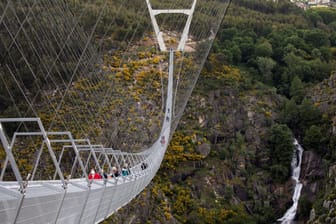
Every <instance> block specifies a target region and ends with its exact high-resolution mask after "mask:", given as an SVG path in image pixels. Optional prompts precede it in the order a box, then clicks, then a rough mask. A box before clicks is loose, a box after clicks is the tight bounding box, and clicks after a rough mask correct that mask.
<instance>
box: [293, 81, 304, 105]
mask: <svg viewBox="0 0 336 224" xmlns="http://www.w3.org/2000/svg"><path fill="white" fill-rule="evenodd" d="M289 95H290V97H291V98H292V99H293V100H294V101H295V102H296V103H297V104H300V103H301V102H302V100H303V98H304V96H305V89H304V85H303V83H302V81H301V79H300V78H299V77H297V76H295V77H294V78H293V80H292V82H291V85H290V88H289Z"/></svg>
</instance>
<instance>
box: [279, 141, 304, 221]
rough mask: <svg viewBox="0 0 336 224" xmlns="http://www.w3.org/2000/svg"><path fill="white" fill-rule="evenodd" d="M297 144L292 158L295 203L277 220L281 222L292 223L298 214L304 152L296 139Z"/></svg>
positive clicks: (293, 198) (295, 143)
mask: <svg viewBox="0 0 336 224" xmlns="http://www.w3.org/2000/svg"><path fill="white" fill-rule="evenodd" d="M294 145H295V153H294V154H293V158H292V163H291V165H292V179H293V180H294V181H295V190H294V194H293V197H292V200H293V205H292V206H291V207H290V208H289V209H288V210H287V211H286V213H285V214H284V215H283V216H282V217H281V218H280V219H278V220H277V221H279V222H281V224H291V223H293V220H294V218H295V215H296V211H297V207H298V202H299V199H300V195H301V189H302V183H300V180H299V178H300V172H301V162H302V154H303V148H302V147H301V145H300V144H299V143H298V141H297V140H296V139H295V140H294Z"/></svg>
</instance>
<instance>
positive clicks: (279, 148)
mask: <svg viewBox="0 0 336 224" xmlns="http://www.w3.org/2000/svg"><path fill="white" fill-rule="evenodd" d="M268 146H269V148H270V158H271V167H270V169H271V173H272V176H273V178H274V180H275V181H280V182H281V181H285V180H286V179H287V178H288V177H289V175H290V168H291V161H292V157H293V153H294V144H293V134H292V132H291V130H290V129H289V128H288V127H287V125H283V124H275V125H273V126H272V127H271V129H270V131H269V133H268Z"/></svg>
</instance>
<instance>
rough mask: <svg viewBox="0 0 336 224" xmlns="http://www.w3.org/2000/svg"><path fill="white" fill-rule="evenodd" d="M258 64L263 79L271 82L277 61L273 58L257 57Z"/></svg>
mask: <svg viewBox="0 0 336 224" xmlns="http://www.w3.org/2000/svg"><path fill="white" fill-rule="evenodd" d="M257 65H258V68H259V71H260V73H261V74H262V76H263V81H264V82H266V83H268V84H271V83H272V80H273V75H272V69H273V68H274V66H275V65H276V62H275V61H274V60H273V59H272V58H267V57H257Z"/></svg>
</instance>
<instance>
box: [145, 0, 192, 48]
mask: <svg viewBox="0 0 336 224" xmlns="http://www.w3.org/2000/svg"><path fill="white" fill-rule="evenodd" d="M146 2H147V7H148V11H149V14H150V18H151V21H152V24H153V28H154V32H155V35H156V38H157V41H158V43H159V47H160V50H161V51H167V47H166V44H165V42H164V39H163V33H162V31H161V30H160V28H159V25H158V23H157V20H156V16H157V15H159V14H176V13H178V14H185V15H187V16H188V19H187V22H186V24H185V26H184V29H183V32H182V35H181V39H180V42H179V44H178V46H177V49H175V51H184V47H185V45H186V42H187V40H188V35H189V29H190V24H191V21H192V17H193V14H194V11H195V7H196V3H197V0H194V1H193V3H192V6H191V8H190V9H153V8H152V5H151V3H150V1H149V0H146Z"/></svg>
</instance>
